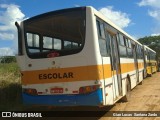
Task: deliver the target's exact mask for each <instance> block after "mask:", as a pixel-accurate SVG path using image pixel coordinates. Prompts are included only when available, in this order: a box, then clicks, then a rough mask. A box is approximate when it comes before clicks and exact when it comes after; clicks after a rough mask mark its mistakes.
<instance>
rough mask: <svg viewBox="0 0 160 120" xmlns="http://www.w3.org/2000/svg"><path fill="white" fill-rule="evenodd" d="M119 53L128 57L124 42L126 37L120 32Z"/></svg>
mask: <svg viewBox="0 0 160 120" xmlns="http://www.w3.org/2000/svg"><path fill="white" fill-rule="evenodd" d="M118 38H119V53H120V57H127V49H126V46H125V42H124V37H123V35H122V34H119V37H118Z"/></svg>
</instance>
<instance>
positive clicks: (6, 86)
mask: <svg viewBox="0 0 160 120" xmlns="http://www.w3.org/2000/svg"><path fill="white" fill-rule="evenodd" d="M21 91H22V88H21V82H20V73H19V68H18V65H17V64H16V63H6V64H2V63H0V111H14V110H21V109H22V97H21Z"/></svg>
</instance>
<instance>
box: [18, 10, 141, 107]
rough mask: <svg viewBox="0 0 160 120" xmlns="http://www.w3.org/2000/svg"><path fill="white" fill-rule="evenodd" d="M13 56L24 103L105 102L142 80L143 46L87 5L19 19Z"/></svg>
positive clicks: (122, 95) (125, 93) (126, 97)
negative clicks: (22, 19)
mask: <svg viewBox="0 0 160 120" xmlns="http://www.w3.org/2000/svg"><path fill="white" fill-rule="evenodd" d="M16 26H17V29H18V55H17V61H18V64H19V67H20V71H21V80H22V89H23V93H22V96H23V102H24V104H27V105H49V106H106V105H113V104H114V103H115V102H116V101H118V100H119V99H121V98H122V99H123V100H125V101H128V100H129V98H130V90H131V89H133V88H134V87H135V86H136V85H138V84H139V83H141V82H142V80H143V72H144V71H143V70H144V61H143V52H142V49H143V46H142V44H140V43H139V42H138V41H136V40H134V39H133V38H132V37H131V36H130V35H128V34H127V33H126V32H124V31H123V30H122V29H120V28H119V27H117V26H116V25H115V24H113V23H112V22H111V21H109V20H108V19H107V18H105V17H104V16H103V15H102V14H101V13H99V12H98V11H97V10H95V9H94V8H92V7H77V8H69V9H63V10H57V11H53V12H49V13H45V14H41V15H38V16H35V17H32V18H29V19H27V20H24V21H22V22H21V23H20V24H18V23H17V22H16Z"/></svg>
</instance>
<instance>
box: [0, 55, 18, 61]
mask: <svg viewBox="0 0 160 120" xmlns="http://www.w3.org/2000/svg"><path fill="white" fill-rule="evenodd" d="M12 62H16V58H15V56H3V57H0V63H12Z"/></svg>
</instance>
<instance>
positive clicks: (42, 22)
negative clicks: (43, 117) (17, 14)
mask: <svg viewBox="0 0 160 120" xmlns="http://www.w3.org/2000/svg"><path fill="white" fill-rule="evenodd" d="M85 16H86V15H85V9H80V8H77V9H71V10H69V9H68V10H61V11H55V12H51V13H46V14H43V15H39V16H37V17H33V18H31V19H28V20H26V21H24V28H25V35H26V37H25V38H26V49H27V53H28V56H29V57H30V58H46V57H48V54H50V53H53V52H56V53H58V54H59V56H65V55H70V54H76V53H78V52H80V51H81V50H82V48H83V45H84V40H85V19H86V18H85Z"/></svg>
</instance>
